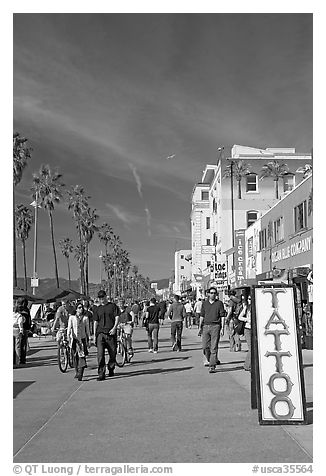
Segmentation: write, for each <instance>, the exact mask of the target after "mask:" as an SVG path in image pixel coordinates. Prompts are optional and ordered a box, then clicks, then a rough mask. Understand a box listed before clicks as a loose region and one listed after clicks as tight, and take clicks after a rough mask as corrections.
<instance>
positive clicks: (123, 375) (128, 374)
mask: <svg viewBox="0 0 326 476" xmlns="http://www.w3.org/2000/svg"><path fill="white" fill-rule="evenodd" d="M191 369H193V367H181V368H180V367H178V368H173V369H150V370H135V371H132V372H124V373H121V374H120V373H118V374H117V373H116V374H115V375H114V377H107V378H106V380H117V379H120V378H128V377H136V376H137V375H153V374H168V373H173V372H183V371H184V370H191ZM96 379H97V375H96V376H95V377H93V376H92V375H91V376H90V378H87V376H86V378H85V381H90V380H96Z"/></svg>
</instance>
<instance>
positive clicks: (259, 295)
mask: <svg viewBox="0 0 326 476" xmlns="http://www.w3.org/2000/svg"><path fill="white" fill-rule="evenodd" d="M252 298H253V299H252V301H253V302H252V332H253V339H252V342H253V349H252V350H253V355H252V363H253V364H254V365H253V366H252V370H253V371H252V379H254V384H253V385H252V391H254V392H255V391H256V392H257V394H256V395H252V402H255V401H256V403H257V406H258V415H259V423H260V425H291V424H293V425H297V424H304V423H306V422H307V413H306V398H305V388H304V379H303V369H302V351H301V343H300V336H299V325H298V317H297V314H296V305H295V292H294V287H293V286H284V285H282V286H280V285H270V286H265V285H263V286H253V296H252ZM252 408H255V406H253V405H252ZM256 408H257V407H256Z"/></svg>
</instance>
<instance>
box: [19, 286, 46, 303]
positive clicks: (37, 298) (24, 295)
mask: <svg viewBox="0 0 326 476" xmlns="http://www.w3.org/2000/svg"><path fill="white" fill-rule="evenodd" d="M20 297H22V298H25V299H27V300H28V301H33V302H44V299H43V298H42V297H41V296H32V295H31V294H28V293H27V292H26V291H24V290H23V289H20V288H14V289H13V298H14V299H18V298H20Z"/></svg>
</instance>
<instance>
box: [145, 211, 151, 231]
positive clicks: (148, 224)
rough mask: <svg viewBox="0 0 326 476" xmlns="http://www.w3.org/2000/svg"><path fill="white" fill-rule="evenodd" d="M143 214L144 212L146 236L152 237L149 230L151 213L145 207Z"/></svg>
mask: <svg viewBox="0 0 326 476" xmlns="http://www.w3.org/2000/svg"><path fill="white" fill-rule="evenodd" d="M145 212H146V220H147V233H148V236H152V230H151V219H152V217H151V213H150V211H149V210H148V208H147V207H146V208H145Z"/></svg>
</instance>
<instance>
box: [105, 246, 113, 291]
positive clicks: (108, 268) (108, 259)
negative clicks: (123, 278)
mask: <svg viewBox="0 0 326 476" xmlns="http://www.w3.org/2000/svg"><path fill="white" fill-rule="evenodd" d="M103 264H104V270H105V272H106V274H107V277H108V285H107V287H108V292H109V298H110V299H111V296H112V277H113V274H114V256H113V254H112V253H108V254H106V255H105V256H103Z"/></svg>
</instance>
